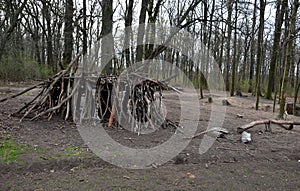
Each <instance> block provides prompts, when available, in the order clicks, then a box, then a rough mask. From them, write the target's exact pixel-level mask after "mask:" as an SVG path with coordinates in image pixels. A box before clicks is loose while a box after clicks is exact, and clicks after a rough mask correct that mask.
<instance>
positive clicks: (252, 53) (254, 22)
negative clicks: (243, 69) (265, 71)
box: [248, 0, 257, 93]
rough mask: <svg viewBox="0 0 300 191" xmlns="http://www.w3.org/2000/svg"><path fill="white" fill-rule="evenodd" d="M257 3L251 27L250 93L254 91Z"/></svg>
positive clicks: (255, 3)
mask: <svg viewBox="0 0 300 191" xmlns="http://www.w3.org/2000/svg"><path fill="white" fill-rule="evenodd" d="M256 5H257V0H255V1H254V6H253V17H252V27H251V42H250V43H251V47H250V68H249V70H250V71H249V89H248V92H249V93H253V87H252V86H253V74H254V64H255V53H254V52H255V46H256V43H255V26H256Z"/></svg>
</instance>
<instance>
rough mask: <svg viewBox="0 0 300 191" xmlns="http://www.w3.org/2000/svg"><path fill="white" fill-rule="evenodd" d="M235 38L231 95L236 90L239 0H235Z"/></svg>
mask: <svg viewBox="0 0 300 191" xmlns="http://www.w3.org/2000/svg"><path fill="white" fill-rule="evenodd" d="M234 19H235V21H234V40H233V43H234V44H233V45H234V49H233V58H232V67H231V88H230V96H234V90H235V72H236V64H237V63H236V62H237V19H238V1H235V17H234Z"/></svg>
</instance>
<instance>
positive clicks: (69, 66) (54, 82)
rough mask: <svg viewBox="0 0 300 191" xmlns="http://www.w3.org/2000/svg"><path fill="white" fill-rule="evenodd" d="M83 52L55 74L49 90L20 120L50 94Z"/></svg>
mask: <svg viewBox="0 0 300 191" xmlns="http://www.w3.org/2000/svg"><path fill="white" fill-rule="evenodd" d="M80 56H81V53H79V54H77V56H76V57H75V58H74V59H73V60H72V61H71V63H70V64H69V65H68V67H67V68H66V69H65V70H62V71H61V72H59V73H58V74H56V75H55V78H54V79H53V81H52V82H51V84H50V85H49V86H48V87H47V91H46V92H45V93H44V94H43V96H41V97H40V98H39V99H38V100H37V101H36V102H35V104H33V106H32V107H31V108H29V109H28V110H27V111H26V113H25V114H24V116H23V117H22V118H21V119H20V122H22V121H23V119H24V118H25V117H26V116H27V115H28V114H29V113H30V112H31V111H32V110H33V109H34V108H35V107H36V106H37V105H39V104H40V103H42V102H44V100H45V99H46V98H47V97H48V96H49V92H50V91H51V90H52V89H53V87H54V85H55V84H56V83H57V82H58V80H59V79H61V78H62V77H63V75H65V74H66V73H67V72H68V71H69V69H70V68H71V67H72V66H73V65H74V64H75V63H76V62H77V60H78V59H79V58H80Z"/></svg>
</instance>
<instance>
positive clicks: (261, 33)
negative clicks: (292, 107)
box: [255, 0, 265, 110]
mask: <svg viewBox="0 0 300 191" xmlns="http://www.w3.org/2000/svg"><path fill="white" fill-rule="evenodd" d="M264 19H265V0H260V13H259V29H258V41H257V43H258V46H257V65H256V85H255V91H256V103H255V109H256V110H258V106H259V96H260V85H261V64H262V61H263V56H262V53H263V52H262V51H263V44H264V43H263V36H264Z"/></svg>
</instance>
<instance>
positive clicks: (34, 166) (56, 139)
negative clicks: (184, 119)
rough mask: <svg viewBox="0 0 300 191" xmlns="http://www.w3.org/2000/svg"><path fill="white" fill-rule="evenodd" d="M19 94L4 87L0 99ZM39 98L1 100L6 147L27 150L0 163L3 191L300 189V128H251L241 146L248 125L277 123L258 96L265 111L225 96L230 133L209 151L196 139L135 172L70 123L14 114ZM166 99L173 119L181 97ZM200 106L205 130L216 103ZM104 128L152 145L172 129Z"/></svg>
mask: <svg viewBox="0 0 300 191" xmlns="http://www.w3.org/2000/svg"><path fill="white" fill-rule="evenodd" d="M21 89H22V87H8V86H6V87H1V88H0V98H4V97H6V96H8V95H10V94H12V93H15V92H17V91H20V90H21ZM35 93H36V92H32V93H28V94H25V95H23V96H20V97H18V98H15V99H13V100H9V101H7V102H5V103H0V136H1V137H0V141H1V143H2V142H4V141H5V140H11V141H14V142H16V143H18V144H20V145H26V147H28V148H30V149H27V151H26V152H25V153H24V154H21V155H18V156H17V157H18V159H19V160H17V161H15V162H3V161H1V162H0V190H280V191H281V190H300V181H299V180H300V162H299V160H300V146H299V145H300V127H299V126H295V127H294V128H293V129H292V130H290V131H288V130H285V129H283V128H281V127H279V126H275V125H273V126H272V132H267V131H265V127H264V125H258V126H256V127H254V128H252V129H250V130H248V132H249V133H251V135H252V142H250V143H248V144H244V143H242V142H241V135H240V134H238V133H237V132H236V128H237V127H239V126H241V125H243V124H246V123H250V122H251V121H254V120H260V119H274V118H276V115H277V111H276V112H275V113H273V112H272V104H273V101H271V100H266V99H264V98H261V102H260V103H261V105H260V110H258V111H256V110H255V109H254V107H253V106H254V103H255V98H254V97H252V96H251V95H247V97H228V98H227V100H228V102H229V103H230V104H231V105H230V106H227V111H226V117H225V121H224V124H223V127H224V128H226V129H227V130H229V134H228V135H225V137H223V138H218V139H217V140H216V141H215V143H214V145H213V146H212V147H211V148H210V149H209V150H208V151H207V152H206V153H204V154H201V155H200V154H199V151H198V149H199V145H200V142H201V139H202V137H198V138H195V139H193V140H192V141H191V142H190V144H189V145H188V147H186V148H185V149H184V150H183V151H182V152H181V153H180V154H179V155H178V156H176V157H174V159H173V160H171V161H169V162H167V163H166V164H163V165H159V164H158V165H153V168H150V169H144V170H130V169H123V168H120V167H116V166H114V165H111V164H109V163H107V162H105V161H103V160H102V159H100V158H99V157H97V156H96V155H94V154H93V153H92V152H91V151H90V150H89V148H88V147H87V145H85V143H84V141H83V140H82V138H81V136H80V134H79V132H78V131H77V129H76V126H75V125H74V124H73V123H71V122H68V121H64V120H62V119H60V118H59V117H54V118H52V119H51V120H50V121H48V120H47V119H39V120H36V121H29V120H28V119H27V120H25V121H23V122H21V123H20V122H19V120H20V118H18V117H12V116H11V115H10V114H11V113H13V112H15V111H17V110H18V109H19V108H20V107H22V106H23V104H24V103H26V102H28V101H29V100H30V99H31V98H32V97H33V96H34V94H35ZM164 99H165V103H166V104H169V106H170V108H171V106H172V107H174V108H173V110H168V115H169V116H168V117H169V118H176V117H177V116H178V115H179V113H178V112H180V111H179V110H178V109H177V108H176V107H177V105H176V102H177V101H176V99H172V96H171V97H168V96H166V97H165V98H164ZM222 99H224V98H222V97H218V96H213V101H214V102H220V103H221V101H222ZM199 103H200V109H201V116H200V121H199V125H198V132H201V131H203V130H205V129H206V127H207V124H208V122H209V120H210V115H211V106H210V103H208V101H207V98H205V99H202V100H199ZM220 107H223V106H221V105H220ZM277 107H278V105H277ZM238 114H239V115H241V116H242V117H240V116H237V115H238ZM212 115H213V114H212ZM288 118H289V119H290V120H294V121H299V120H300V118H299V117H295V116H288ZM185 128H187V127H185ZM106 131H107V132H108V133H109V135H110V136H111V137H112V138H113V139H115V140H118V141H119V142H120V143H122V144H123V145H126V146H130V147H133V148H137V147H138V148H149V147H153V146H155V145H158V144H160V143H161V142H163V141H165V140H166V139H167V138H168V137H170V136H171V135H172V134H173V133H174V132H175V129H174V128H172V127H168V128H166V129H159V130H158V131H156V132H155V133H152V134H150V135H147V136H145V135H142V136H137V135H136V134H133V133H130V132H129V131H127V130H125V129H121V128H118V129H112V128H106Z"/></svg>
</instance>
